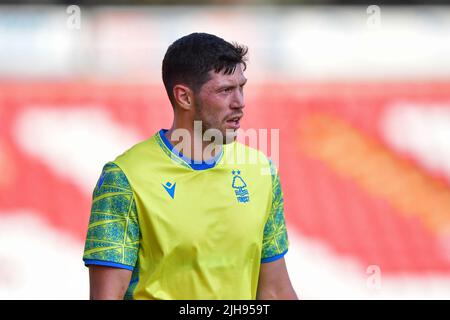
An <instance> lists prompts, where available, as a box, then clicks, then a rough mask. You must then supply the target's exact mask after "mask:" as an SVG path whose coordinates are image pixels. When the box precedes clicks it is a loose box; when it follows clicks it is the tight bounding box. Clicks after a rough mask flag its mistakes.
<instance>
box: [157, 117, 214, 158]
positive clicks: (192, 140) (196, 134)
mask: <svg viewBox="0 0 450 320" xmlns="http://www.w3.org/2000/svg"><path fill="white" fill-rule="evenodd" d="M164 135H165V136H166V138H167V140H169V142H170V143H171V144H172V146H173V147H174V149H176V151H178V152H181V154H183V156H185V157H186V158H190V159H192V160H194V161H203V162H206V161H208V160H210V159H212V158H215V157H217V156H218V155H219V154H220V152H221V150H222V146H221V145H218V144H215V143H214V142H211V141H204V139H203V133H202V130H201V126H200V125H199V124H198V123H196V124H194V123H193V121H192V122H189V123H188V124H183V123H179V122H177V121H176V119H175V120H174V122H173V124H172V127H171V128H170V129H169V130H168V131H166V132H165V134H164Z"/></svg>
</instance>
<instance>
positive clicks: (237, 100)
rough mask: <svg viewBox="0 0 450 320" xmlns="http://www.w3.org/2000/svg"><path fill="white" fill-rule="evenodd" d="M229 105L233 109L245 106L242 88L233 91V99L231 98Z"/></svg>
mask: <svg viewBox="0 0 450 320" xmlns="http://www.w3.org/2000/svg"><path fill="white" fill-rule="evenodd" d="M231 107H232V108H233V109H243V108H244V107H245V103H244V91H243V90H242V89H241V90H236V91H235V94H234V99H233V102H232V104H231Z"/></svg>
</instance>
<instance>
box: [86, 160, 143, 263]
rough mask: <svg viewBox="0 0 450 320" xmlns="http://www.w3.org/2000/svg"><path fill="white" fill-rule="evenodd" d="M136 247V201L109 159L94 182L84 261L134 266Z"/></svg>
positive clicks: (119, 171) (123, 178)
mask: <svg viewBox="0 0 450 320" xmlns="http://www.w3.org/2000/svg"><path fill="white" fill-rule="evenodd" d="M138 251H139V223H138V215H137V209H136V202H135V199H134V196H133V192H132V189H131V186H130V184H129V182H128V179H127V177H126V176H125V174H124V173H123V171H122V170H121V169H120V168H119V167H118V166H117V165H116V164H114V163H112V162H109V163H107V164H106V165H105V166H104V167H103V171H102V173H101V175H100V178H99V180H98V182H97V185H96V186H95V189H94V192H93V195H92V208H91V216H90V220H89V227H88V231H87V236H86V242H85V247H84V255H83V260H84V262H85V264H86V265H103V266H110V267H117V268H123V269H128V270H133V269H134V267H135V265H136V261H137V257H138Z"/></svg>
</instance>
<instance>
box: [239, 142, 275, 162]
mask: <svg viewBox="0 0 450 320" xmlns="http://www.w3.org/2000/svg"><path fill="white" fill-rule="evenodd" d="M231 148H232V149H233V151H234V152H235V153H237V155H238V156H245V157H246V158H245V160H246V161H249V164H257V165H261V166H269V165H270V162H271V161H270V159H269V158H268V157H267V156H266V154H265V153H264V152H262V151H261V150H259V149H257V148H253V147H250V146H248V145H246V144H243V143H241V142H238V141H236V142H234V143H232V146H231ZM255 159H256V162H255Z"/></svg>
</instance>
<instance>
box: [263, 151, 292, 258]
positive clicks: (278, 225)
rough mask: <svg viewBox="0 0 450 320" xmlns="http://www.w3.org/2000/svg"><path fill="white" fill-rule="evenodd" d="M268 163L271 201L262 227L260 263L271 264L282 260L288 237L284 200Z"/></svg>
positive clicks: (271, 167) (277, 180)
mask: <svg viewBox="0 0 450 320" xmlns="http://www.w3.org/2000/svg"><path fill="white" fill-rule="evenodd" d="M269 162H270V170H271V178H272V201H271V203H272V204H271V207H270V213H269V217H268V219H267V221H266V224H265V226H264V237H263V248H262V254H261V262H262V263H266V262H272V261H275V260H278V259H280V258H282V257H283V256H284V255H285V254H286V252H287V251H288V246H289V242H288V236H287V230H286V222H285V218H284V199H283V191H282V190H281V184H280V178H279V176H278V172H277V170H276V167H275V166H274V165H273V163H272V162H271V161H270V160H269Z"/></svg>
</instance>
